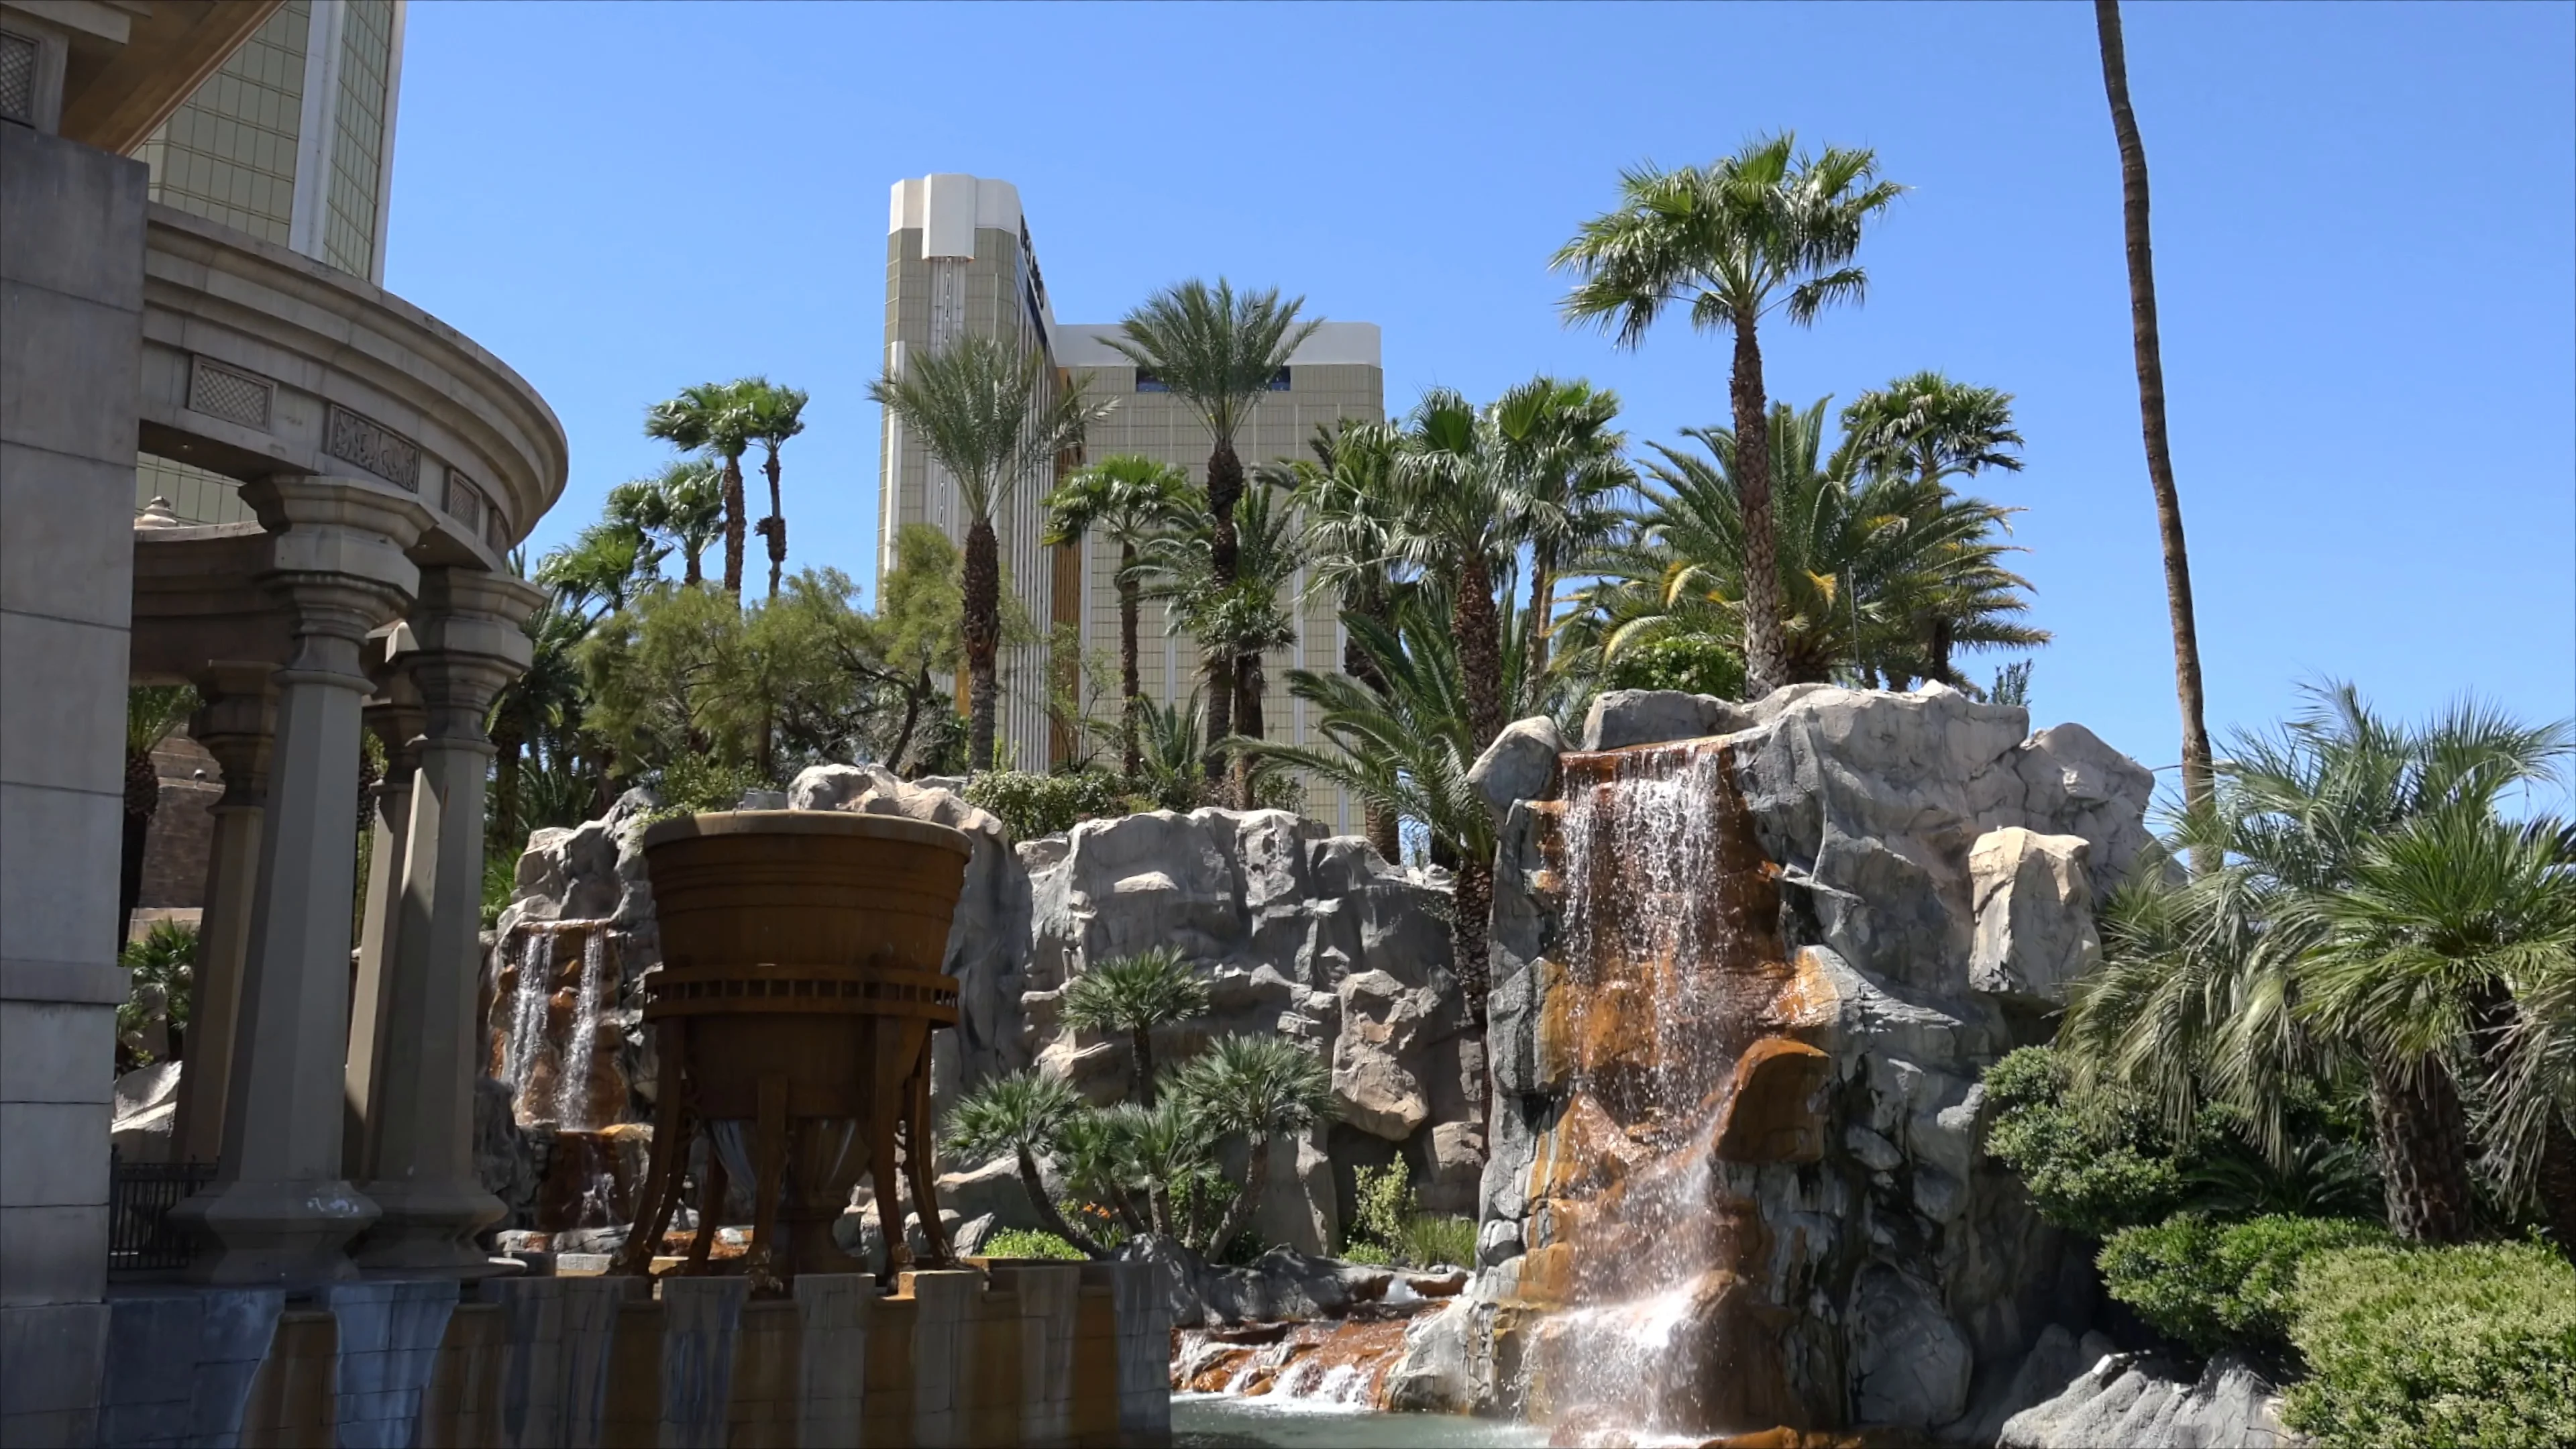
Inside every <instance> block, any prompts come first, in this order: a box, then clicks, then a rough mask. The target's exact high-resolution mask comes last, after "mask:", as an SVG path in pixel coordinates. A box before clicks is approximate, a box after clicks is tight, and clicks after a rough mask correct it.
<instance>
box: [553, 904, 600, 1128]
mask: <svg viewBox="0 0 2576 1449" xmlns="http://www.w3.org/2000/svg"><path fill="white" fill-rule="evenodd" d="M607 981H608V933H607V932H606V931H586V932H584V933H583V934H582V941H581V986H580V988H579V989H578V990H577V991H576V992H575V993H574V995H573V1007H572V1019H571V1021H569V1022H567V1023H566V1024H565V1027H564V1035H565V1038H566V1040H565V1044H564V1063H563V1070H561V1071H560V1072H558V1073H557V1074H556V1075H555V1125H556V1126H558V1127H561V1128H564V1129H566V1130H568V1131H576V1132H587V1131H591V1130H593V1129H594V1128H596V1127H598V1126H599V1125H600V1124H599V1123H597V1122H594V1121H592V1120H591V1099H592V1098H593V1097H594V1096H595V1095H597V1094H596V1093H594V1092H592V1091H591V1085H590V1069H591V1061H592V1058H593V1057H594V1056H595V1055H596V1054H597V1052H598V1049H599V1008H600V999H601V997H602V995H603V994H604V993H605V991H606V989H607Z"/></svg>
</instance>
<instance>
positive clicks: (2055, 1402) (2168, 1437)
mask: <svg viewBox="0 0 2576 1449" xmlns="http://www.w3.org/2000/svg"><path fill="white" fill-rule="evenodd" d="M2280 1408H2281V1400H2280V1395H2279V1392H2278V1391H2277V1390H2276V1389H2275V1388H2274V1387H2273V1386H2272V1384H2271V1382H2270V1381H2269V1380H2267V1379H2265V1378H2264V1377H2263V1376H2262V1375H2261V1374H2260V1373H2257V1372H2256V1371H2255V1370H2254V1368H2253V1367H2252V1366H2251V1365H2249V1364H2248V1363H2246V1362H2245V1360H2244V1359H2243V1358H2242V1357H2241V1356H2240V1355H2237V1354H2235V1353H2233V1352H2229V1353H2222V1354H2220V1355H2218V1356H2217V1357H2215V1358H2213V1359H2211V1360H2210V1361H2209V1363H2208V1364H2207V1365H2206V1366H2205V1367H2203V1368H2202V1370H2201V1372H2200V1375H2199V1377H2198V1378H2184V1377H2182V1376H2181V1375H2180V1374H2179V1373H2178V1372H2177V1371H2176V1370H2175V1369H2174V1368H2173V1367H2172V1366H2171V1365H2170V1364H2167V1363H2165V1362H2162V1361H2160V1360H2158V1359H2156V1358H2154V1357H2153V1356H2151V1355H2141V1354H2108V1355H2105V1356H2104V1357H2102V1358H2101V1359H2100V1360H2098V1361H2097V1362H2095V1363H2094V1364H2093V1366H2092V1367H2090V1368H2088V1369H2085V1370H2084V1371H2083V1372H2082V1373H2081V1374H2079V1375H2077V1376H2076V1378H2075V1380H2074V1382H2072V1383H2070V1384H2068V1385H2067V1386H2066V1388H2065V1390H2064V1391H2063V1392H2061V1393H2059V1394H2058V1395H2057V1396H2056V1397H2054V1398H2051V1399H2049V1400H2047V1401H2046V1402H2044V1403H2040V1404H2036V1405H2033V1406H2032V1407H2030V1408H2028V1409H2024V1410H2023V1411H2021V1412H2020V1413H2018V1414H2015V1415H2013V1416H2012V1417H2011V1418H2010V1419H2008V1420H2006V1421H2005V1423H2004V1426H2003V1432H2002V1435H2001V1437H2000V1439H1999V1441H1998V1442H1999V1443H2000V1444H2001V1446H2002V1449H2287V1446H2292V1445H2302V1444H2305V1443H2307V1442H2308V1440H2307V1439H2306V1437H2305V1436H2304V1435H2300V1434H2295V1433H2292V1432H2291V1431H2289V1430H2288V1429H2285V1428H2283V1427H2282V1424H2281V1414H2280Z"/></svg>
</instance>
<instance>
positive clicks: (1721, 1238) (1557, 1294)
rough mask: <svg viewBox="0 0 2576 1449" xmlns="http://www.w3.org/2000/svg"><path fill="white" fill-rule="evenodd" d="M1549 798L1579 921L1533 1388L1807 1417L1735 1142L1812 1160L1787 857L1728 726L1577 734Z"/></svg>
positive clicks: (1620, 1406)
mask: <svg viewBox="0 0 2576 1449" xmlns="http://www.w3.org/2000/svg"><path fill="white" fill-rule="evenodd" d="M1563 780H1564V783H1563V794H1564V798H1563V799H1562V800H1561V801H1556V802H1547V803H1543V804H1539V805H1535V806H1533V807H1532V809H1533V810H1534V811H1535V812H1537V813H1539V815H1540V816H1541V819H1540V822H1539V837H1538V844H1539V848H1540V850H1541V852H1542V853H1543V856H1544V859H1545V861H1546V870H1545V873H1544V876H1543V878H1542V879H1541V881H1540V885H1541V887H1542V889H1545V890H1548V891H1549V892H1550V894H1552V895H1554V896H1555V897H1556V900H1557V903H1558V912H1559V920H1560V921H1561V926H1560V929H1559V930H1558V932H1557V934H1556V938H1555V940H1554V942H1553V943H1552V948H1551V949H1550V950H1549V951H1548V953H1547V956H1546V957H1545V959H1544V960H1543V961H1542V962H1541V963H1540V965H1539V969H1540V972H1541V974H1542V978H1543V979H1544V980H1545V982H1546V985H1545V987H1544V989H1543V992H1542V997H1541V999H1542V1000H1543V1001H1544V1003H1545V1006H1544V1014H1543V1015H1542V1017H1541V1019H1540V1021H1539V1025H1538V1033H1537V1042H1536V1055H1537V1061H1538V1072H1539V1075H1540V1076H1541V1077H1543V1078H1545V1079H1547V1080H1551V1081H1554V1082H1557V1083H1560V1084H1561V1085H1562V1090H1563V1094H1564V1107H1563V1109H1562V1110H1561V1111H1560V1112H1559V1113H1558V1114H1557V1115H1556V1118H1555V1121H1554V1122H1553V1124H1552V1125H1551V1126H1550V1127H1549V1128H1548V1129H1547V1130H1546V1131H1544V1132H1543V1133H1542V1134H1541V1136H1540V1139H1539V1142H1538V1144H1537V1153H1536V1156H1535V1158H1534V1160H1533V1165H1532V1168H1531V1171H1530V1187H1529V1191H1530V1197H1531V1200H1532V1206H1533V1208H1534V1209H1535V1210H1534V1211H1533V1212H1532V1213H1531V1215H1530V1217H1529V1219H1528V1223H1529V1229H1528V1232H1529V1236H1530V1238H1531V1239H1532V1241H1530V1242H1529V1243H1528V1245H1527V1246H1528V1247H1529V1249H1530V1251H1529V1252H1528V1253H1527V1254H1526V1255H1524V1257H1523V1258H1522V1260H1521V1266H1520V1268H1519V1273H1518V1278H1517V1283H1518V1292H1519V1296H1520V1299H1521V1301H1522V1302H1523V1303H1525V1304H1530V1305H1534V1306H1542V1305H1543V1306H1545V1307H1547V1308H1549V1309H1551V1310H1553V1311H1550V1312H1547V1313H1546V1314H1544V1315H1543V1316H1542V1317H1540V1318H1539V1319H1538V1320H1537V1321H1536V1322H1535V1323H1534V1324H1533V1325H1532V1327H1531V1329H1530V1331H1529V1332H1528V1335H1527V1341H1528V1348H1527V1362H1528V1366H1529V1370H1530V1371H1529V1375H1528V1383H1527V1392H1528V1394H1529V1395H1530V1401H1531V1407H1532V1408H1534V1409H1536V1410H1538V1411H1539V1412H1541V1413H1543V1414H1545V1415H1547V1416H1548V1417H1550V1418H1551V1419H1553V1420H1554V1421H1555V1422H1556V1423H1557V1424H1558V1425H1559V1427H1560V1429H1561V1430H1563V1431H1565V1432H1566V1433H1567V1434H1570V1435H1572V1436H1573V1437H1576V1438H1580V1437H1581V1436H1582V1435H1583V1433H1584V1432H1585V1426H1587V1425H1599V1426H1605V1427H1606V1426H1613V1425H1615V1426H1621V1427H1622V1428H1623V1429H1627V1430H1633V1429H1636V1428H1641V1427H1642V1428H1648V1429H1653V1430H1661V1431H1667V1432H1681V1433H1712V1432H1719V1431H1723V1430H1727V1429H1735V1428H1744V1427H1748V1426H1753V1425H1761V1424H1783V1423H1789V1424H1794V1423H1799V1422H1802V1419H1803V1415H1802V1413H1801V1408H1800V1405H1799V1404H1798V1403H1797V1401H1796V1395H1795V1394H1793V1393H1792V1392H1791V1390H1790V1388H1789V1386H1788V1381H1787V1376H1786V1374H1785V1373H1784V1371H1783V1368H1782V1365H1781V1363H1780V1349H1779V1337H1780V1335H1779V1325H1778V1323H1777V1322H1775V1321H1774V1320H1785V1319H1786V1318H1788V1317H1789V1316H1790V1315H1789V1314H1788V1313H1787V1312H1786V1311H1785V1310H1783V1309H1781V1308H1779V1307H1778V1306H1776V1305H1774V1304H1771V1303H1770V1302H1768V1301H1767V1300H1766V1299H1765V1297H1764V1294H1763V1293H1762V1292H1761V1291H1760V1290H1759V1289H1757V1288H1756V1287H1755V1286H1754V1285H1753V1284H1752V1283H1751V1282H1750V1281H1749V1280H1748V1279H1747V1278H1746V1277H1744V1276H1742V1274H1743V1273H1744V1271H1745V1269H1746V1268H1747V1266H1748V1265H1749V1263H1750V1261H1751V1260H1752V1259H1754V1258H1756V1257H1758V1256H1759V1255H1760V1254H1761V1253H1762V1252H1763V1251H1764V1248H1765V1246H1766V1239H1767V1234H1766V1232H1765V1229H1764V1227H1763V1225H1762V1224H1761V1222H1760V1221H1759V1219H1758V1217H1757V1216H1756V1214H1755V1213H1754V1211H1753V1205H1752V1204H1751V1203H1750V1202H1748V1201H1743V1200H1740V1199H1737V1198H1735V1197H1733V1196H1731V1195H1730V1194H1729V1193H1728V1191H1727V1190H1726V1188H1725V1186H1724V1184H1723V1182H1722V1180H1721V1179H1720V1177H1719V1175H1718V1174H1717V1173H1716V1172H1715V1171H1714V1164H1715V1163H1716V1161H1717V1160H1719V1159H1720V1158H1726V1159H1729V1160H1735V1161H1811V1160H1813V1159H1814V1158H1815V1157H1816V1156H1818V1155H1820V1154H1821V1151H1822V1144H1823V1126H1822V1122H1821V1120H1820V1118H1819V1116H1818V1114H1817V1111H1816V1107H1817V1105H1818V1102H1819V1100H1820V1099H1821V1097H1822V1095H1823V1090H1824V1087H1825V1083H1826V1080H1827V1078H1828V1076H1829V1071H1828V1070H1827V1069H1828V1067H1829V1065H1830V1064H1829V1062H1828V1061H1827V1059H1826V1058H1825V1056H1824V1054H1823V1053H1822V1052H1820V1051H1818V1050H1817V1049H1816V1048H1815V1047H1814V1046H1812V1045H1809V1044H1807V1043H1805V1042H1801V1041H1797V1040H1794V1039H1792V1038H1790V1037H1786V1036H1782V1035H1780V1034H1779V1033H1780V1032H1781V1030H1782V1028H1783V1025H1784V1024H1785V1022H1786V1021H1787V1020H1789V1019H1793V1018H1794V1016H1795V1013H1794V1011H1791V1012H1790V1013H1788V1014H1787V1015H1786V1016H1784V1013H1783V1010H1782V1008H1783V1006H1784V1005H1790V1004H1792V1002H1791V1000H1790V999H1791V998H1794V997H1795V995H1796V973H1795V972H1794V971H1793V970H1792V969H1791V968H1790V966H1789V964H1788V962H1787V960H1786V957H1787V952H1786V950H1785V949H1784V947H1783V945H1782V942H1781V939H1780V933H1779V919H1780V895H1779V881H1778V870H1777V868H1776V867H1775V866H1773V865H1772V864H1771V862H1770V861H1769V860H1768V859H1767V858H1766V857H1765V856H1764V855H1763V853H1762V850H1761V848H1760V847H1759V845H1758V844H1757V843H1756V842H1755V840H1754V837H1753V832H1752V826H1751V822H1750V819H1749V818H1748V816H1747V814H1746V811H1745V809H1744V804H1743V801H1742V800H1741V798H1740V797H1739V796H1738V795H1737V793H1736V790H1735V787H1734V784H1733V783H1732V765H1731V761H1730V760H1729V757H1728V752H1727V747H1726V746H1725V745H1723V744H1721V743H1719V742H1716V741H1698V742H1692V743H1686V744H1677V745H1661V746H1649V747H1642V748H1637V749H1626V750H1609V751H1601V752H1597V753H1591V754H1575V755H1568V756H1566V757H1565V758H1564V776H1563Z"/></svg>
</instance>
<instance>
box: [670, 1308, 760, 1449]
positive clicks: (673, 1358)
mask: <svg viewBox="0 0 2576 1449" xmlns="http://www.w3.org/2000/svg"><path fill="white" fill-rule="evenodd" d="M750 1290H751V1283H750V1281H749V1280H748V1279H744V1278H665V1279H663V1280H662V1315H663V1318H662V1372H661V1383H662V1431H661V1442H662V1445H663V1449H690V1446H692V1445H700V1444H721V1443H723V1442H724V1440H725V1425H726V1423H727V1421H728V1418H729V1415H730V1411H731V1409H732V1407H733V1370H734V1338H735V1335H736V1334H737V1333H738V1332H739V1331H740V1328H741V1325H742V1309H743V1303H744V1301H745V1300H746V1298H747V1297H748V1295H749V1293H750Z"/></svg>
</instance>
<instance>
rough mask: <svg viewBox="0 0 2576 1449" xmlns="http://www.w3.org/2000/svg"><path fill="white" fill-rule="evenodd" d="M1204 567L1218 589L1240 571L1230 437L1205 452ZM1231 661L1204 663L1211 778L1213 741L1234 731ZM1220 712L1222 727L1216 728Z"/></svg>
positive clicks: (1236, 461)
mask: <svg viewBox="0 0 2576 1449" xmlns="http://www.w3.org/2000/svg"><path fill="white" fill-rule="evenodd" d="M1207 467H1208V476H1207V498H1208V515H1209V520H1210V522H1209V527H1208V569H1209V571H1210V572H1211V573H1213V574H1214V575H1215V576H1216V586H1217V588H1218V589H1219V590H1220V591H1222V590H1224V589H1227V588H1231V587H1232V586H1233V584H1234V578H1235V575H1236V574H1237V573H1238V572H1240V569H1239V567H1238V564H1237V562H1236V560H1237V558H1238V556H1239V554H1240V553H1241V549H1240V546H1239V545H1238V544H1237V542H1236V539H1235V532H1234V505H1235V504H1236V503H1238V502H1240V501H1241V500H1242V498H1243V460H1242V459H1241V458H1238V457H1236V456H1235V452H1234V441H1233V440H1232V439H1230V438H1219V439H1218V440H1217V444H1216V447H1215V449H1214V450H1213V451H1211V452H1210V453H1209V454H1208V465H1207ZM1237 688H1238V686H1237V683H1236V680H1235V662H1234V660H1233V659H1232V658H1230V657H1219V658H1216V659H1215V660H1213V661H1212V662H1211V663H1210V664H1209V666H1208V752H1207V773H1208V778H1210V779H1214V778H1216V776H1217V773H1218V772H1219V771H1221V770H1223V769H1224V768H1225V757H1224V755H1223V754H1222V753H1221V752H1220V751H1218V749H1217V748H1216V742H1217V741H1218V740H1220V739H1222V738H1224V737H1225V736H1226V735H1229V734H1232V733H1233V732H1234V696H1235V694H1236V692H1237ZM1220 713H1222V714H1223V715H1224V717H1225V723H1226V728H1224V729H1222V730H1221V729H1218V728H1217V719H1218V716H1219V714H1220Z"/></svg>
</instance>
